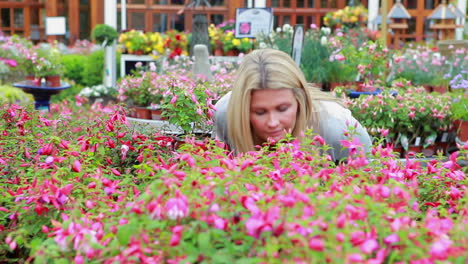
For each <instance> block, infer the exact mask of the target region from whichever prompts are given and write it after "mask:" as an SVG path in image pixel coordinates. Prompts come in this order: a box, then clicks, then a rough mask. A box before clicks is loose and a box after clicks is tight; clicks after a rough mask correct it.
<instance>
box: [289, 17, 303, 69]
mask: <svg viewBox="0 0 468 264" xmlns="http://www.w3.org/2000/svg"><path fill="white" fill-rule="evenodd" d="M303 44H304V26H303V25H295V26H294V34H293V43H292V51H291V57H292V58H293V60H294V61H295V62H296V64H297V65H298V66H300V65H301V57H302V46H303Z"/></svg>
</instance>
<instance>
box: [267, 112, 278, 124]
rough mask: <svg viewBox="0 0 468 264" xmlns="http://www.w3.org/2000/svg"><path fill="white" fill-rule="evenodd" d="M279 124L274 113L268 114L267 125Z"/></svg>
mask: <svg viewBox="0 0 468 264" xmlns="http://www.w3.org/2000/svg"><path fill="white" fill-rule="evenodd" d="M278 125H279V119H278V117H277V116H276V115H275V114H270V115H268V120H267V126H268V127H276V126H278Z"/></svg>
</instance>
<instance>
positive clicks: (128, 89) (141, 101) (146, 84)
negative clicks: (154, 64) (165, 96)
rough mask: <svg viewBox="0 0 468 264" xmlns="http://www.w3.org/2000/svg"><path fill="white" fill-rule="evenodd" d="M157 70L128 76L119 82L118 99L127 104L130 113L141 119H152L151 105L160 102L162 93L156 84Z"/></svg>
mask: <svg viewBox="0 0 468 264" xmlns="http://www.w3.org/2000/svg"><path fill="white" fill-rule="evenodd" d="M156 81H157V74H156V73H155V72H149V71H148V72H143V73H142V75H141V76H132V75H130V76H127V77H125V78H123V79H122V80H121V81H120V82H119V84H118V89H117V90H118V96H117V98H118V100H119V101H121V102H124V103H126V104H127V106H128V107H129V108H130V115H131V116H133V117H136V118H141V119H151V112H150V109H149V107H150V105H151V104H152V103H153V104H154V103H156V104H157V103H159V101H158V100H160V99H161V98H162V93H161V92H160V91H159V89H158V87H156V86H155V85H154V83H155V82H156Z"/></svg>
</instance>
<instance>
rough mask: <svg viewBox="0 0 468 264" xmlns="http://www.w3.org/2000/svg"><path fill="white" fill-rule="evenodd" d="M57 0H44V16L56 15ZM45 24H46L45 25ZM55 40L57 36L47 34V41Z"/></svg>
mask: <svg viewBox="0 0 468 264" xmlns="http://www.w3.org/2000/svg"><path fill="white" fill-rule="evenodd" d="M57 7H58V6H57V0H49V1H46V6H45V8H46V16H47V17H55V16H57ZM46 26H47V25H46ZM55 40H57V36H47V41H48V42H49V43H52V42H54V41H55Z"/></svg>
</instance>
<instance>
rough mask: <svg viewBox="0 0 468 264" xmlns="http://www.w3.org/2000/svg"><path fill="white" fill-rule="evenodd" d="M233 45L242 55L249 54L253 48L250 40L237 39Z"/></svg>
mask: <svg viewBox="0 0 468 264" xmlns="http://www.w3.org/2000/svg"><path fill="white" fill-rule="evenodd" d="M232 43H233V45H234V46H235V47H236V49H237V50H238V51H239V52H242V53H248V52H249V51H251V50H252V48H253V43H252V41H251V40H250V39H249V38H240V39H239V38H235V39H234V40H233V41H232Z"/></svg>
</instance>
